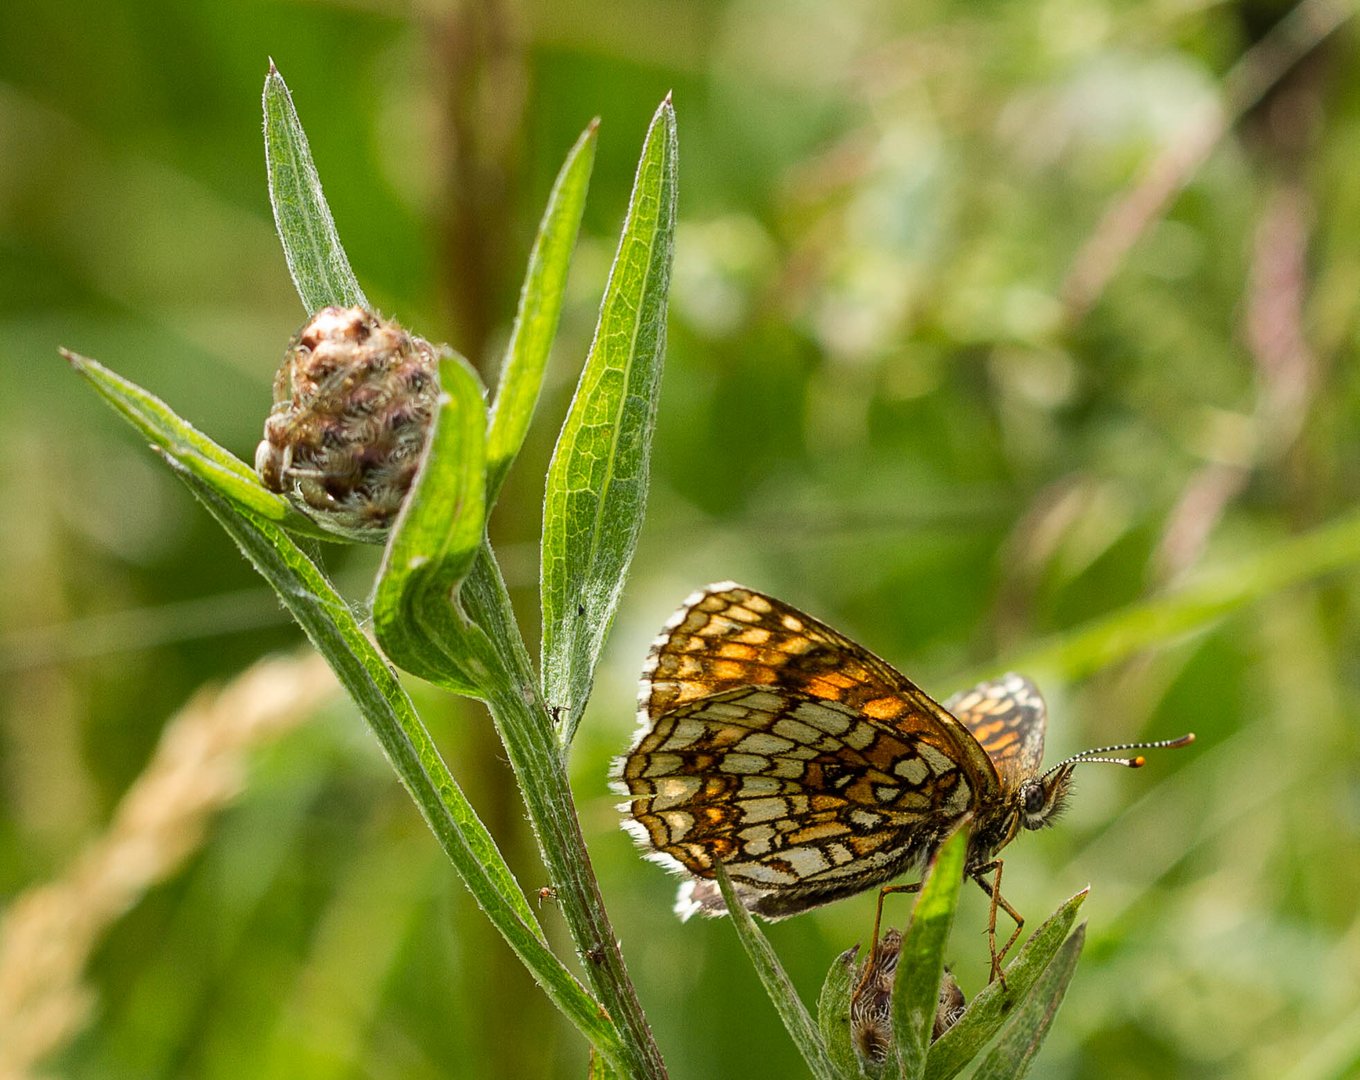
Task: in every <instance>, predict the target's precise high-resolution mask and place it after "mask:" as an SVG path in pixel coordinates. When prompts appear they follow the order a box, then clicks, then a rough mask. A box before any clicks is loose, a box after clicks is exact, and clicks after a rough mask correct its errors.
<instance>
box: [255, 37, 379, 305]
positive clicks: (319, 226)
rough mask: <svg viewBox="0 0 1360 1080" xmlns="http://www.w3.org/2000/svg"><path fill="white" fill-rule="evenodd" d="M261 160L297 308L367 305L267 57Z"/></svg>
mask: <svg viewBox="0 0 1360 1080" xmlns="http://www.w3.org/2000/svg"><path fill="white" fill-rule="evenodd" d="M264 160H265V171H266V172H267V173H268V177H269V203H270V205H271V206H272V207H273V208H274V225H275V227H276V228H277V229H278V232H279V239H280V240H281V241H282V242H283V254H284V257H285V258H286V259H287V260H288V273H289V274H291V275H292V278H293V285H294V287H295V288H296V289H297V291H298V295H299V296H300V297H302V306H303V307H305V308H306V309H307V310H308V312H313V311H318V310H320V309H321V308H323V307H326V306H327V305H330V304H338V305H340V306H341V307H352V306H354V305H356V304H357V305H358V306H359V307H363V308H367V307H368V306H369V305H368V297H366V296H365V295H364V291H363V289H361V288H359V281H358V279H357V278H355V276H354V271H353V270H351V269H350V268H349V258H348V256H346V255H345V249H344V248H342V247H341V246H340V236H339V234H338V233H337V232H336V231H335V220H334V219H333V218H332V217H331V210H330V207H329V206H327V205H326V197H325V196H324V195H323V194H322V193H321V178H320V177H319V176H317V174H316V166H315V165H314V164H312V151H311V148H310V147H308V145H307V135H306V133H305V132H304V131H303V130H302V122H301V121H300V120H299V119H298V114H297V110H296V109H294V108H293V96H292V95H291V94H290V93H289V92H288V86H287V85H286V84H285V83H284V81H283V76H282V75H280V74H279V71H278V68H276V67H275V66H274V62H273V61H272V60H271V61H270V62H269V74H268V75H266V76H265V80H264Z"/></svg>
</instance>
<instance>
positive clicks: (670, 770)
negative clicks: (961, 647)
mask: <svg viewBox="0 0 1360 1080" xmlns="http://www.w3.org/2000/svg"><path fill="white" fill-rule="evenodd" d="M640 720H641V724H642V726H641V730H640V733H639V737H638V741H637V743H636V745H635V746H634V747H633V749H632V750H631V751H630V752H629V753H628V754H627V755H626V756H625V757H624V758H623V759H621V760H620V761H619V762H618V765H617V768H616V773H615V780H616V782H617V784H618V786H619V787H620V789H621V790H622V791H623V792H624V793H625V794H627V795H628V796H630V799H631V801H630V802H629V803H628V804H626V805H625V807H624V809H625V811H626V812H627V813H628V815H629V817H630V820H629V821H627V822H626V823H625V824H626V825H627V826H628V827H629V829H630V831H632V832H633V833H634V835H635V836H636V837H637V838H638V839H639V840H640V841H641V842H642V843H644V844H645V845H646V846H647V847H649V848H650V849H651V851H652V853H653V856H654V857H655V858H657V859H658V860H659V861H662V862H665V863H667V864H669V865H670V866H672V867H673V868H679V869H681V870H683V871H686V872H688V873H689V874H691V875H694V876H695V877H697V878H699V879H701V880H699V881H696V882H690V883H687V886H686V887H685V888H683V889H682V897H681V905H680V907H678V909H677V910H681V911H682V914H688V913H689V912H691V911H695V910H698V911H703V912H705V913H708V914H719V913H721V912H722V911H723V903H722V899H721V897H720V895H718V890H717V888H716V886H715V884H714V883H713V882H712V881H711V880H703V879H711V878H712V876H713V866H714V863H715V862H722V863H723V864H724V865H725V867H726V868H727V871H728V874H729V875H730V877H731V878H732V881H733V883H734V884H735V885H736V886H737V889H738V892H739V893H740V894H741V896H742V899H743V902H744V903H745V904H746V906H748V907H749V908H751V909H752V910H753V911H756V912H759V913H760V914H763V915H765V916H766V917H769V918H780V917H782V916H785V915H793V914H797V913H798V912H800V911H805V910H807V909H808V908H812V907H816V906H818V905H819V904H823V903H827V902H829V901H831V900H835V899H837V898H839V897H842V896H848V895H851V894H853V893H857V892H860V891H862V890H864V889H867V888H870V887H872V886H873V885H876V884H878V883H881V882H884V881H887V880H890V879H891V878H893V877H896V876H898V875H899V874H901V873H904V872H905V871H906V870H908V869H910V868H911V867H913V866H915V865H917V864H918V863H919V862H920V861H921V860H922V859H923V858H924V857H926V856H928V855H929V853H930V852H931V851H932V850H933V849H934V847H935V846H937V845H938V843H939V841H940V839H941V838H942V837H943V836H944V835H946V834H947V833H948V832H949V831H950V829H951V828H952V827H953V826H954V825H955V824H956V823H957V821H958V820H959V818H960V817H962V816H963V815H964V814H967V813H969V812H971V811H973V810H974V809H975V808H976V807H977V806H978V805H980V803H982V802H983V801H985V800H992V799H994V798H995V796H996V794H997V792H998V791H999V781H998V777H997V773H996V770H995V769H994V767H993V765H992V763H991V760H990V759H989V758H988V757H987V755H986V754H985V753H984V752H983V750H982V748H981V747H980V746H979V745H978V743H977V741H976V740H975V739H974V738H973V736H972V735H970V734H969V732H968V730H967V729H966V728H965V727H964V726H963V725H962V724H960V723H959V722H958V721H957V720H955V719H954V717H952V716H951V715H950V714H949V713H948V712H946V711H945V710H944V709H943V708H941V707H940V706H939V705H938V704H936V703H935V702H934V701H933V700H931V699H930V698H929V697H928V696H927V695H926V694H925V693H923V692H922V691H921V690H920V688H918V687H917V686H916V685H915V684H914V683H912V682H911V681H910V680H909V679H907V678H906V677H905V676H904V675H902V674H901V673H899V672H898V671H896V670H895V669H894V668H893V667H892V666H891V665H889V664H887V663H886V662H885V661H883V660H881V659H879V658H878V657H876V656H874V655H873V654H872V653H870V652H868V651H867V650H865V649H863V648H861V647H860V646H859V645H856V644H855V643H854V642H852V641H850V640H849V639H847V638H845V637H843V636H842V635H840V634H838V633H836V632H835V631H834V630H832V629H831V628H830V627H827V626H826V625H824V624H823V623H820V622H818V621H817V620H816V619H813V618H811V617H810V616H808V615H805V614H803V613H802V612H800V611H797V610H795V609H793V608H791V607H789V606H788V605H786V604H783V603H782V602H780V601H778V600H775V599H774V598H772V597H768V596H764V595H762V594H760V593H757V592H754V591H752V590H750V589H745V588H742V587H740V586H737V585H732V584H724V585H716V586H711V587H710V588H709V589H706V590H704V591H702V592H700V593H697V594H696V595H695V596H693V597H691V598H690V600H689V601H687V602H686V604H685V606H684V607H682V608H681V609H680V611H678V612H677V613H676V615H675V616H674V617H673V618H672V619H671V621H670V622H669V623H668V624H667V627H666V629H665V631H664V632H663V634H662V636H661V637H660V638H659V639H658V640H657V642H656V644H655V645H654V646H653V648H652V652H651V655H650V657H649V659H648V664H647V668H646V670H645V672H644V677H643V684H642V691H641V700H640Z"/></svg>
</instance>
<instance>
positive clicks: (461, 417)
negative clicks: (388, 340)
mask: <svg viewBox="0 0 1360 1080" xmlns="http://www.w3.org/2000/svg"><path fill="white" fill-rule="evenodd" d="M439 385H440V395H439V408H438V409H437V410H436V413H435V418H434V425H433V428H432V430H431V432H430V437H429V441H428V443H427V444H426V446H425V452H424V455H423V458H422V461H421V465H420V470H419V472H418V473H417V474H416V478H415V482H414V483H413V484H412V486H411V490H410V492H409V493H408V494H407V496H406V501H405V503H404V504H403V505H402V508H401V513H400V514H399V515H398V516H397V521H396V524H395V525H394V527H393V530H392V536H391V539H390V540H389V541H388V544H387V551H386V555H385V557H384V559H383V568H382V573H381V574H380V575H379V577H378V584H377V588H376V591H375V592H374V595H373V627H374V631H375V633H376V634H377V637H378V642H379V643H380V644H381V645H382V647H383V651H384V652H385V653H387V655H388V656H389V657H391V658H392V660H393V661H394V662H395V663H396V664H398V665H400V666H401V667H403V668H405V669H406V670H407V671H410V672H412V673H413V674H416V675H419V676H420V677H421V678H424V679H429V680H430V681H431V682H434V683H438V684H439V685H441V686H445V687H447V688H449V689H451V690H455V691H457V692H459V693H464V694H472V695H477V696H480V693H479V692H480V691H482V689H483V688H484V687H485V685H486V680H487V678H488V677H489V674H490V670H491V669H490V666H489V664H488V657H489V655H490V652H491V646H490V642H489V641H487V639H486V635H485V634H484V633H483V632H482V631H481V630H480V629H479V628H477V627H475V626H473V625H471V624H470V623H468V622H467V621H466V620H465V619H464V617H463V615H462V611H461V608H460V606H459V605H458V602H457V590H458V586H459V585H460V584H461V582H462V580H463V578H464V577H466V576H467V573H468V570H469V569H471V567H472V563H473V560H474V559H475V558H476V556H477V552H478V550H479V549H480V548H481V545H482V537H483V535H484V533H485V531H486V467H485V466H486V406H485V404H484V403H483V401H482V387H481V383H480V382H479V381H478V379H477V376H476V375H475V374H474V373H473V371H472V368H470V367H469V366H468V364H467V361H465V360H464V359H463V358H462V357H461V356H455V355H445V356H443V357H441V358H440V361H439Z"/></svg>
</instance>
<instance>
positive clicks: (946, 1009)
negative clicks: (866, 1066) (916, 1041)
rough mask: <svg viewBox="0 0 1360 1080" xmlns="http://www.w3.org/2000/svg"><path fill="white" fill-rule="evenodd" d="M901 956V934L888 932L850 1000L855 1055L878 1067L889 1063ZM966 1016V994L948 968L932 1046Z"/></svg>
mask: <svg viewBox="0 0 1360 1080" xmlns="http://www.w3.org/2000/svg"><path fill="white" fill-rule="evenodd" d="M901 955H902V934H901V932H900V931H898V930H889V931H887V932H886V933H885V934H884V935H883V937H882V938H880V939H879V941H878V944H877V945H875V946H874V951H873V953H872V954H871V955H870V956H869V957H867V958H866V959H865V961H864V963H863V964H861V965H860V972H859V979H858V981H857V983H856V985H855V992H854V994H853V995H852V996H851V998H850V1037H851V1039H852V1041H853V1042H854V1045H855V1052H856V1053H857V1054H858V1055H859V1056H860V1058H861V1059H862V1060H864V1061H867V1062H870V1063H871V1064H874V1065H878V1064H881V1063H882V1062H883V1061H886V1060H887V1057H888V1051H889V1050H890V1049H891V1048H892V995H893V983H894V982H895V981H896V976H897V961H898V959H899V958H900V956H901ZM963 1013H964V998H963V991H962V990H960V989H959V984H958V983H957V982H956V981H955V980H954V976H953V974H952V973H951V972H950V970H949V969H948V968H945V969H944V974H943V976H941V978H940V994H939V999H938V1001H937V1003H936V1007H935V1023H934V1025H933V1027H932V1029H931V1033H930V1040H931V1042H934V1041H935V1040H936V1039H938V1038H939V1037H940V1036H941V1035H943V1034H944V1033H945V1032H946V1031H948V1030H949V1029H950V1028H951V1027H953V1026H954V1025H955V1024H956V1023H958V1020H959V1018H960V1017H961V1016H963Z"/></svg>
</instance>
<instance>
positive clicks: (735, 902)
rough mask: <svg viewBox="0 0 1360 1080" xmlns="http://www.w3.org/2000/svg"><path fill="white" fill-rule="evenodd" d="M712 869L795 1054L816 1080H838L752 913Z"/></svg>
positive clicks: (720, 873)
mask: <svg viewBox="0 0 1360 1080" xmlns="http://www.w3.org/2000/svg"><path fill="white" fill-rule="evenodd" d="M714 869H715V870H716V871H717V873H716V875H715V876H716V878H717V881H718V887H719V888H721V889H722V895H723V900H724V901H726V903H727V913H728V915H730V916H731V918H732V925H733V927H735V928H736V931H737V937H738V939H739V940H740V941H741V944H742V948H744V949H745V950H746V955H747V956H749V957H750V958H751V965H752V966H753V967H754V968H755V969H756V974H757V975H758V976H760V981H761V983H762V985H764V987H765V992H766V993H767V994H769V995H770V1001H772V1002H773V1003H774V1007H775V1011H776V1012H778V1013H779V1018H780V1019H781V1020H783V1021H784V1027H785V1028H787V1029H788V1032H789V1036H790V1037H791V1038H792V1039H793V1044H794V1045H795V1046H796V1047H797V1048H798V1052H799V1053H800V1054H802V1055H803V1060H804V1061H805V1062H806V1063H807V1067H808V1069H809V1070H810V1071H811V1073H812V1075H813V1076H814V1077H816V1080H841V1074H840V1073H839V1072H838V1071H837V1070H836V1067H835V1066H834V1065H832V1064H831V1060H830V1059H829V1058H828V1057H827V1053H826V1048H825V1047H824V1046H823V1045H822V1038H821V1035H820V1034H819V1033H818V1031H817V1026H816V1025H815V1024H814V1023H813V1022H812V1017H811V1016H810V1015H809V1014H808V1011H807V1007H806V1006H805V1005H804V1004H803V1002H802V999H800V998H799V997H798V991H797V990H795V989H794V988H793V982H792V981H791V980H790V979H789V976H788V973H787V972H785V970H784V966H783V965H782V964H781V963H780V962H779V957H778V956H776V955H775V951H774V949H773V948H772V947H771V946H770V943H769V942H768V941H767V940H766V939H765V935H764V934H762V933H761V932H760V927H758V926H756V923H755V920H754V919H753V918H751V913H750V912H749V911H747V910H746V908H745V907H743V906H742V903H741V901H740V900H739V899H738V898H737V894H736V891H735V890H734V889H733V888H732V881H731V879H730V878H729V877H728V876H727V871H726V870H725V869H724V868H723V865H722V863H716V864H715V865H714Z"/></svg>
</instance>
